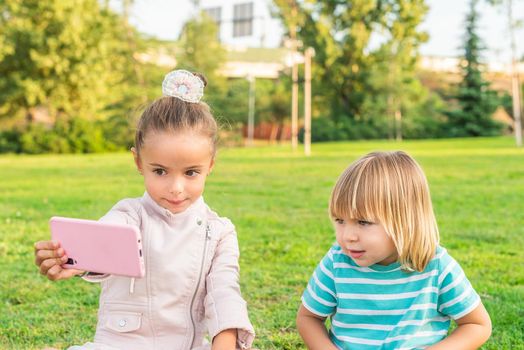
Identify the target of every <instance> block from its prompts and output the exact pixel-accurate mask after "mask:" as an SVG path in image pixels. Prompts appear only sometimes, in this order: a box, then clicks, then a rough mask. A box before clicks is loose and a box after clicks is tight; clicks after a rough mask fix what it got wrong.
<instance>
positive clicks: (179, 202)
mask: <svg viewBox="0 0 524 350" xmlns="http://www.w3.org/2000/svg"><path fill="white" fill-rule="evenodd" d="M166 201H167V202H168V203H169V204H172V205H180V204H182V203H183V202H184V201H185V199H181V200H179V201H172V200H169V199H166Z"/></svg>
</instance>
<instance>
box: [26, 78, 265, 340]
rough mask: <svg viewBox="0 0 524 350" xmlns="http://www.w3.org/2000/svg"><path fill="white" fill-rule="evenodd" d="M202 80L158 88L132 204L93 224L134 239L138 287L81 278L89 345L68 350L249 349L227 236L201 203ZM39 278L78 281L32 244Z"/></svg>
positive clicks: (210, 140) (59, 260) (207, 118)
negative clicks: (129, 231) (94, 290)
mask: <svg viewBox="0 0 524 350" xmlns="http://www.w3.org/2000/svg"><path fill="white" fill-rule="evenodd" d="M205 85H206V81H205V79H204V78H203V77H202V76H200V75H196V74H192V73H190V72H187V71H183V70H177V71H174V72H171V73H170V74H168V75H167V76H166V78H165V80H164V83H163V84H162V86H163V92H164V95H165V96H164V97H162V98H160V99H158V100H156V101H155V102H153V103H152V104H151V105H149V106H148V107H147V108H146V109H145V111H144V112H143V114H142V116H141V117H140V120H139V122H138V127H137V130H136V135H135V147H133V148H132V152H133V156H134V159H135V163H136V167H137V169H138V171H139V172H140V174H142V176H143V177H144V183H145V193H144V195H143V196H142V197H141V198H134V199H124V200H122V201H120V202H118V203H117V204H116V205H115V206H114V207H113V208H112V209H111V210H110V211H109V212H108V213H107V214H106V215H105V216H104V217H103V218H102V219H101V220H102V221H106V222H113V223H127V224H132V225H136V226H137V227H139V229H140V231H141V233H142V242H143V251H144V259H145V266H146V275H145V277H144V278H140V279H136V280H135V279H133V278H127V277H119V276H106V275H103V276H96V275H93V274H89V273H86V274H82V276H83V278H84V279H85V280H87V281H90V282H100V283H101V285H102V291H101V295H100V307H99V312H98V317H99V318H98V326H97V329H96V334H95V339H94V343H87V344H85V345H83V346H81V347H77V346H74V347H72V348H71V349H100V350H105V349H126V350H127V349H197V348H198V349H208V348H209V345H206V341H205V339H204V336H205V334H206V333H208V335H209V337H210V339H212V346H211V349H213V350H219V349H231V350H232V349H235V348H237V349H238V348H240V349H247V348H249V347H251V344H252V342H253V339H254V335H255V334H254V331H253V327H252V325H251V323H250V321H249V318H248V313H247V308H246V302H245V301H244V300H243V299H242V297H241V295H240V287H239V281H238V277H239V266H238V257H239V251H238V243H237V237H236V233H235V228H234V226H233V224H232V223H231V221H229V220H228V219H227V218H223V217H219V216H218V215H217V214H216V213H215V212H214V211H212V210H211V209H210V208H209V207H208V206H207V205H206V203H205V202H204V199H203V198H202V192H203V191H204V185H205V181H206V178H207V176H208V175H209V173H210V172H211V170H212V168H213V165H214V162H215V153H216V141H217V124H216V122H215V119H214V118H213V116H212V115H211V112H210V110H209V107H208V106H207V104H205V103H204V102H201V101H200V98H201V97H202V95H203V89H204V86H205ZM35 260H36V264H37V265H38V266H39V268H40V272H41V273H42V274H43V275H46V276H47V277H48V278H49V279H51V280H59V279H65V278H70V277H72V276H73V275H79V274H80V273H82V272H83V271H78V270H67V269H62V267H61V265H62V264H64V262H66V261H67V256H66V255H65V254H64V250H63V249H62V248H60V246H59V244H58V243H57V242H52V241H45V242H38V243H36V244H35Z"/></svg>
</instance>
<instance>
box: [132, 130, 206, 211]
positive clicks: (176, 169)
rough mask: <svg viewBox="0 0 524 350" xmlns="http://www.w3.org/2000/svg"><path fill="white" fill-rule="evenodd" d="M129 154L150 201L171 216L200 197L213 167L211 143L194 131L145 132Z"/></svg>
mask: <svg viewBox="0 0 524 350" xmlns="http://www.w3.org/2000/svg"><path fill="white" fill-rule="evenodd" d="M133 155H134V157H135V163H136V166H137V168H138V171H139V172H140V173H141V174H142V175H143V176H144V183H145V187H146V190H147V192H148V193H149V195H150V196H151V198H152V199H153V200H154V201H155V202H156V203H157V204H158V205H160V206H161V207H164V208H166V209H168V210H169V211H170V212H171V213H173V214H176V213H181V212H183V211H184V210H186V209H187V208H188V207H189V206H190V205H191V204H193V203H194V202H195V201H196V200H197V199H198V198H199V197H200V196H201V195H202V192H204V186H205V183H206V178H207V175H209V173H210V172H211V169H212V168H213V165H214V157H213V152H212V146H211V141H210V140H209V138H207V137H205V136H202V135H199V134H198V133H194V132H176V133H175V132H171V131H166V132H149V133H148V134H147V135H146V138H145V140H144V145H143V146H142V148H141V149H140V155H138V154H137V153H136V150H134V149H133Z"/></svg>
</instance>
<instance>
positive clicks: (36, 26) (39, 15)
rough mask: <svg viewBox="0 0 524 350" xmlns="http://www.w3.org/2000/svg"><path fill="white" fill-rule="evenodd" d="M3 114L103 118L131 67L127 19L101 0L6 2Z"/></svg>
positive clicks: (0, 54) (0, 23) (0, 22)
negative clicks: (37, 112) (36, 112)
mask: <svg viewBox="0 0 524 350" xmlns="http://www.w3.org/2000/svg"><path fill="white" fill-rule="evenodd" d="M0 13H1V14H2V15H1V16H0V28H2V30H1V31H0V43H1V45H0V58H1V61H0V91H2V94H0V106H1V107H0V119H9V118H23V117H25V116H26V115H27V114H29V115H31V114H32V111H33V108H35V107H44V108H45V109H47V110H48V111H49V114H50V115H51V117H57V116H60V115H62V116H66V117H71V116H75V117H82V118H89V119H98V118H100V117H101V115H100V113H101V111H102V110H103V109H104V107H105V106H106V105H107V104H108V103H111V102H112V101H116V100H118V99H120V98H121V94H122V91H121V89H120V88H119V86H120V85H121V84H122V82H123V81H124V80H125V78H126V77H127V75H128V73H129V72H130V68H129V63H130V60H129V57H131V51H130V50H129V48H128V46H127V41H126V40H125V36H124V33H123V31H122V25H123V23H122V20H121V18H120V17H118V16H117V15H116V14H114V13H112V12H111V11H110V10H108V9H107V8H104V9H101V8H100V5H99V2H98V1H96V0H79V1H61V0H50V1H36V0H24V1H20V0H3V1H1V2H0Z"/></svg>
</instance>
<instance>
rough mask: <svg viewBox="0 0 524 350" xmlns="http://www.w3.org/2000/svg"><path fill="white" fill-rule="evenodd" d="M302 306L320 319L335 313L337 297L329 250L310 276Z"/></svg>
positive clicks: (331, 256) (331, 257) (303, 295)
mask: <svg viewBox="0 0 524 350" xmlns="http://www.w3.org/2000/svg"><path fill="white" fill-rule="evenodd" d="M302 304H303V305H304V307H305V308H306V309H308V310H309V311H311V312H312V313H314V314H315V315H318V316H321V317H327V316H330V315H332V314H334V313H335V310H336V306H337V296H336V291H335V277H334V275H333V255H332V251H331V250H330V251H329V252H328V253H327V254H326V255H325V256H324V258H323V259H322V261H320V263H319V264H318V266H317V268H316V269H315V272H314V273H313V276H311V279H310V280H309V283H308V285H307V288H306V290H305V291H304V294H302Z"/></svg>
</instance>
